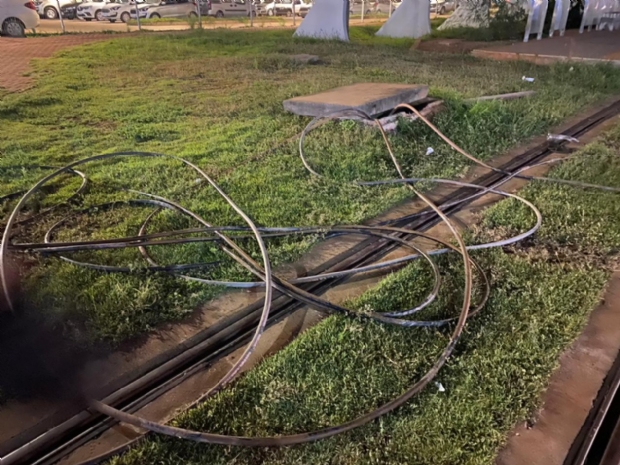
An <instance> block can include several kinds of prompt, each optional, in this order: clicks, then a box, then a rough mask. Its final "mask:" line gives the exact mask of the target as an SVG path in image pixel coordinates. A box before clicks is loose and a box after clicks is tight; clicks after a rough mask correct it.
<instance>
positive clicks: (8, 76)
mask: <svg viewBox="0 0 620 465" xmlns="http://www.w3.org/2000/svg"><path fill="white" fill-rule="evenodd" d="M116 37H118V36H114V38H116ZM112 38H113V37H111V36H110V35H109V34H79V35H77V34H76V35H66V36H56V37H28V38H26V39H11V38H5V37H3V38H2V39H0V88H4V89H5V90H9V91H12V92H18V91H22V90H26V89H28V88H29V87H32V86H33V84H34V79H33V78H31V77H29V76H25V74H26V73H27V72H29V71H30V70H31V68H30V61H31V60H32V59H33V58H47V57H50V56H52V55H54V54H55V53H56V52H57V51H59V50H62V49H64V48H67V47H74V46H77V45H82V44H86V43H91V42H98V41H101V40H110V39H112Z"/></svg>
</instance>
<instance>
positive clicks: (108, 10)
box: [101, 0, 159, 23]
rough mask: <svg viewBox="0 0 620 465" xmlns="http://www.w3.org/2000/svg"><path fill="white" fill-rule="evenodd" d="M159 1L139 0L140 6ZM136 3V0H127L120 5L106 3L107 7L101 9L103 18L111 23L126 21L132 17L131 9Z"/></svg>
mask: <svg viewBox="0 0 620 465" xmlns="http://www.w3.org/2000/svg"><path fill="white" fill-rule="evenodd" d="M158 3H159V0H146V1H144V0H138V5H140V6H142V5H155V4H158ZM135 4H136V2H135V0H131V1H130V0H125V1H123V2H122V3H120V4H118V5H106V7H105V8H104V9H103V10H101V13H102V16H103V19H104V20H107V21H110V22H111V23H115V22H116V21H122V22H123V23H126V22H127V21H129V20H130V19H131V9H132V8H134V7H135Z"/></svg>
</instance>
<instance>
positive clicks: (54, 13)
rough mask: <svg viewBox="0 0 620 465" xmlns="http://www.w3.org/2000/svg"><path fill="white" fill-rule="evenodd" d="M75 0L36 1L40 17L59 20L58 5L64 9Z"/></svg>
mask: <svg viewBox="0 0 620 465" xmlns="http://www.w3.org/2000/svg"><path fill="white" fill-rule="evenodd" d="M74 2H75V0H59V1H58V2H57V1H56V0H36V1H35V2H34V3H35V5H37V12H38V13H39V16H40V17H42V18H45V19H58V3H60V8H61V9H62V7H63V6H65V5H71V4H72V3H74Z"/></svg>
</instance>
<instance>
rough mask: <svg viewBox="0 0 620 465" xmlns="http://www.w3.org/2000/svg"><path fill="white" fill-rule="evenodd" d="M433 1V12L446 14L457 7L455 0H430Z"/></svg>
mask: <svg viewBox="0 0 620 465" xmlns="http://www.w3.org/2000/svg"><path fill="white" fill-rule="evenodd" d="M430 1H431V13H436V14H438V15H443V14H446V13H447V12H448V11H453V10H454V9H455V7H456V2H455V1H454V0H430Z"/></svg>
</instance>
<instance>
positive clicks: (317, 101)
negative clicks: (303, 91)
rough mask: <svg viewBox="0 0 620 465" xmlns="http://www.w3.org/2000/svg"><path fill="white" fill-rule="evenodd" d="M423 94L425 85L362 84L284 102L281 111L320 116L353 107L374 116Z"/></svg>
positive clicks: (426, 88)
mask: <svg viewBox="0 0 620 465" xmlns="http://www.w3.org/2000/svg"><path fill="white" fill-rule="evenodd" d="M427 95H428V86H425V85H413V84H380V83H370V82H366V83H361V84H353V85H351V86H344V87H338V88H336V89H332V90H328V91H326V92H321V93H318V94H314V95H307V96H302V97H295V98H292V99H289V100H285V101H284V109H285V110H286V111H290V112H291V113H295V114H296V115H301V116H321V115H325V114H327V113H330V112H333V111H338V110H344V109H347V108H357V109H359V110H362V111H365V112H366V113H368V114H369V115H371V116H376V115H379V114H381V113H384V112H386V111H390V110H391V109H392V108H394V107H395V106H396V105H398V104H399V103H414V102H417V101H419V100H422V99H424V98H426V96H427Z"/></svg>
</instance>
